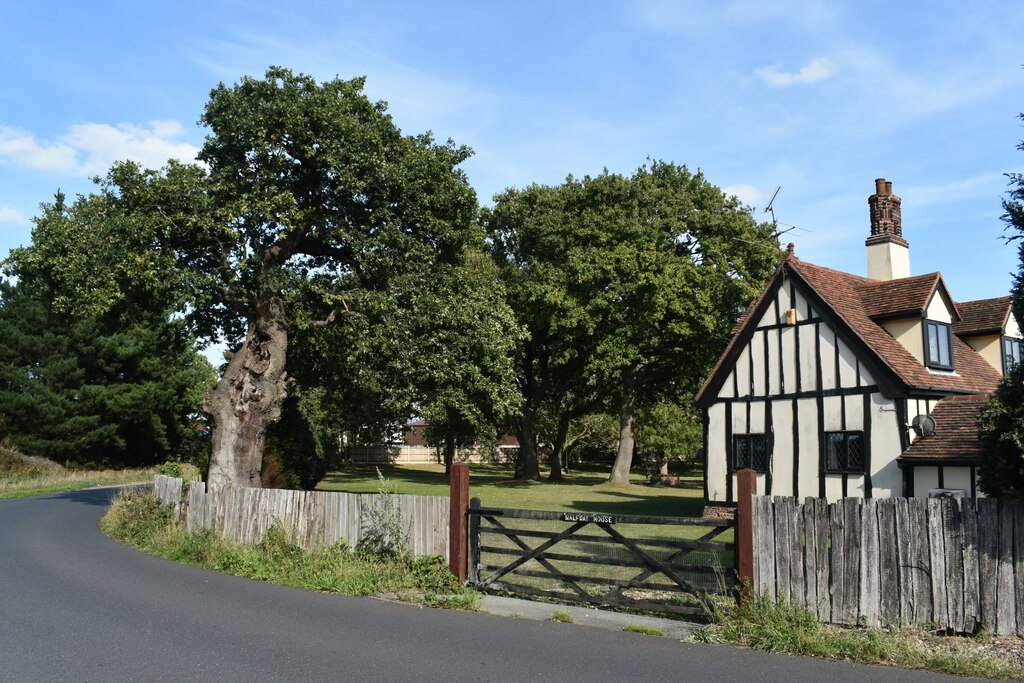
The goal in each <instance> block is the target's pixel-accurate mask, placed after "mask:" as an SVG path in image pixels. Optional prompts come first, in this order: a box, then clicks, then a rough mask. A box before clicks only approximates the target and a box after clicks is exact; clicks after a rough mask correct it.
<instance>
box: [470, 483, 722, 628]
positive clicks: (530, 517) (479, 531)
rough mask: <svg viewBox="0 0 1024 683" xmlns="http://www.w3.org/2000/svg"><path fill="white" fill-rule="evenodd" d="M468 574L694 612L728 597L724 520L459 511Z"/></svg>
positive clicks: (569, 596)
mask: <svg viewBox="0 0 1024 683" xmlns="http://www.w3.org/2000/svg"><path fill="white" fill-rule="evenodd" d="M468 512H469V581H470V583H471V584H473V585H474V586H475V587H476V588H478V589H481V590H490V591H507V592H510V593H519V594H525V595H534V596H542V597H549V598H557V599H560V600H566V601H574V602H582V603H586V604H591V605H604V606H615V607H630V608H635V609H644V610H652V611H660V612H671V613H676V614H702V613H704V611H705V606H706V604H707V600H706V598H707V596H708V595H709V594H726V595H731V594H734V590H735V586H736V580H735V571H734V569H733V562H734V557H735V544H734V542H733V535H734V523H733V522H732V521H730V520H722V519H711V518H692V517H649V516H639V515H613V514H598V513H577V512H548V511H541V510H515V509H495V508H484V507H481V505H480V501H479V499H477V498H474V499H473V500H472V502H471V504H470V508H469V511H468Z"/></svg>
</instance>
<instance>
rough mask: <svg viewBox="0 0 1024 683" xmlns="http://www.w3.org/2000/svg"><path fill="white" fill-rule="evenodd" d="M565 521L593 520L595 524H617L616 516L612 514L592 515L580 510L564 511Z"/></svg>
mask: <svg viewBox="0 0 1024 683" xmlns="http://www.w3.org/2000/svg"><path fill="white" fill-rule="evenodd" d="M562 521H563V522H593V523H595V524H615V518H614V517H612V516H611V515H590V514H583V513H579V512H563V513H562Z"/></svg>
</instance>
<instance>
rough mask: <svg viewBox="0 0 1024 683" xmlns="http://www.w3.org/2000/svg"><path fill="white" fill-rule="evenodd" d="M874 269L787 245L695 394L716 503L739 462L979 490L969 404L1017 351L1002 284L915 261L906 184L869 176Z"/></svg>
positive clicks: (804, 478)
mask: <svg viewBox="0 0 1024 683" xmlns="http://www.w3.org/2000/svg"><path fill="white" fill-rule="evenodd" d="M875 183H876V186H875V194H873V195H871V197H870V198H869V199H868V204H869V206H870V214H871V234H870V235H869V237H868V238H867V251H868V258H867V260H868V276H867V277H861V276H858V275H853V274H850V273H844V272H840V271H837V270H832V269H830V268H825V267H822V266H817V265H814V264H811V263H807V262H804V261H801V260H800V259H798V258H797V257H796V256H795V255H794V253H793V245H792V244H791V245H789V250H788V253H787V255H786V256H785V258H784V259H783V261H782V264H781V265H780V266H779V268H778V270H777V271H776V272H775V274H774V276H773V277H772V279H771V281H770V282H769V284H768V286H767V287H766V288H765V290H764V291H763V292H762V294H761V295H760V297H758V299H757V300H756V301H754V303H752V304H751V306H750V307H749V308H748V310H747V312H746V314H745V315H744V316H743V318H742V319H741V321H740V323H739V325H737V327H736V329H735V331H734V332H733V336H732V339H731V340H730V342H729V345H728V346H727V347H726V350H725V352H724V353H723V355H722V357H721V358H720V359H719V361H718V363H717V364H716V366H715V368H714V370H713V371H712V372H711V375H710V376H709V377H708V379H707V381H706V382H705V384H704V386H703V387H702V388H701V390H700V391H699V392H698V394H697V396H696V402H697V405H698V406H699V407H700V408H702V410H703V415H704V458H705V468H704V487H705V491H704V493H705V500H706V501H708V504H709V506H710V507H711V508H714V507H715V506H716V505H717V506H729V505H731V504H732V503H734V502H735V491H736V477H735V473H736V471H738V470H740V469H744V468H752V469H754V470H756V471H757V472H758V490H759V491H761V492H762V493H766V494H769V495H777V496H796V497H805V496H817V497H821V498H827V499H829V500H835V499H838V498H842V497H849V496H853V497H865V498H870V497H890V496H911V497H913V496H918V497H921V496H926V495H928V494H929V493H930V492H931V493H934V492H936V491H942V492H952V493H958V492H962V495H967V496H972V497H973V496H976V495H981V494H980V492H979V491H978V489H977V484H976V479H977V477H976V466H977V464H978V462H979V459H980V458H981V457H982V454H981V448H980V444H979V443H978V436H977V422H978V416H979V414H980V411H981V409H982V407H983V406H984V403H985V401H986V399H987V398H988V395H989V394H990V393H991V392H992V391H993V390H994V389H995V388H996V385H997V384H998V383H999V381H1000V379H1001V377H1002V376H1003V374H1004V373H1005V372H1006V371H1007V370H1008V369H1009V368H1010V367H1012V366H1013V365H1015V364H1017V363H1019V362H1020V359H1021V332H1020V329H1019V327H1018V326H1017V322H1016V320H1015V319H1014V316H1013V314H1012V312H1011V300H1010V297H1001V298H997V299H985V300H981V301H968V302H959V303H958V302H956V301H955V300H954V299H953V297H952V295H951V294H950V292H949V290H948V289H947V288H946V284H945V282H943V279H942V276H941V275H940V274H939V273H928V274H925V275H916V276H911V275H910V258H909V245H908V243H907V242H906V240H905V239H904V238H903V234H902V225H901V214H900V198H899V197H897V196H896V195H894V194H893V193H892V183H889V182H886V181H885V180H884V179H879V180H877V181H875Z"/></svg>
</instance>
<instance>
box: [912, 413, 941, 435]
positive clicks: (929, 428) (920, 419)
mask: <svg viewBox="0 0 1024 683" xmlns="http://www.w3.org/2000/svg"><path fill="white" fill-rule="evenodd" d="M910 428H911V429H913V430H914V433H915V434H917V435H918V436H931V435H932V434H934V433H935V418H934V417H932V416H931V415H917V416H915V417H914V419H913V420H911V422H910Z"/></svg>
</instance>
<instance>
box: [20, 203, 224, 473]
mask: <svg viewBox="0 0 1024 683" xmlns="http://www.w3.org/2000/svg"><path fill="white" fill-rule="evenodd" d="M75 210H76V211H77V209H75ZM31 251H32V248H31V247H29V248H26V249H25V250H22V251H21V253H22V254H26V253H29V252H31ZM9 265H10V266H11V267H12V268H13V269H14V272H15V274H17V275H18V277H19V280H18V282H17V284H12V283H11V282H4V283H0V297H2V301H0V435H2V436H3V438H5V439H7V440H8V442H9V443H11V444H12V445H13V446H15V447H16V448H18V449H19V450H21V451H23V452H25V453H28V454H32V455H39V456H43V457H47V458H51V459H54V460H58V461H61V462H68V461H70V462H75V463H80V464H88V463H94V464H103V465H117V466H122V467H124V466H140V465H147V464H152V463H155V462H159V461H160V460H163V459H166V458H169V457H180V456H181V455H182V451H183V445H184V444H185V442H186V441H187V438H188V435H189V431H190V429H191V426H190V423H191V421H192V419H193V416H194V415H195V413H196V411H197V410H198V408H199V404H200V401H201V397H202V393H203V391H204V390H205V388H206V386H208V385H209V382H210V381H211V380H212V374H213V373H212V369H211V368H210V366H209V364H208V363H207V362H206V360H205V359H204V358H203V357H202V356H200V355H199V354H197V353H196V352H195V350H194V349H193V347H192V344H191V341H190V340H189V338H188V337H187V336H185V335H184V333H183V330H182V329H181V324H180V321H176V320H169V319H167V317H166V312H162V311H159V310H151V309H149V308H148V306H149V304H150V303H152V302H151V301H150V300H144V299H140V300H137V301H133V302H131V303H128V302H125V303H124V304H123V305H122V306H120V307H119V309H118V310H116V311H114V310H111V311H108V312H107V314H105V315H100V316H95V315H92V314H90V313H88V312H84V311H83V312H80V313H62V312H60V311H59V310H58V300H59V298H60V296H59V295H58V294H57V293H56V292H54V291H53V290H51V289H49V288H47V287H44V286H38V279H37V277H36V276H37V273H36V272H35V271H30V270H21V269H20V262H18V261H17V260H15V261H12V262H11V263H10V264H9ZM41 279H45V278H41Z"/></svg>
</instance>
